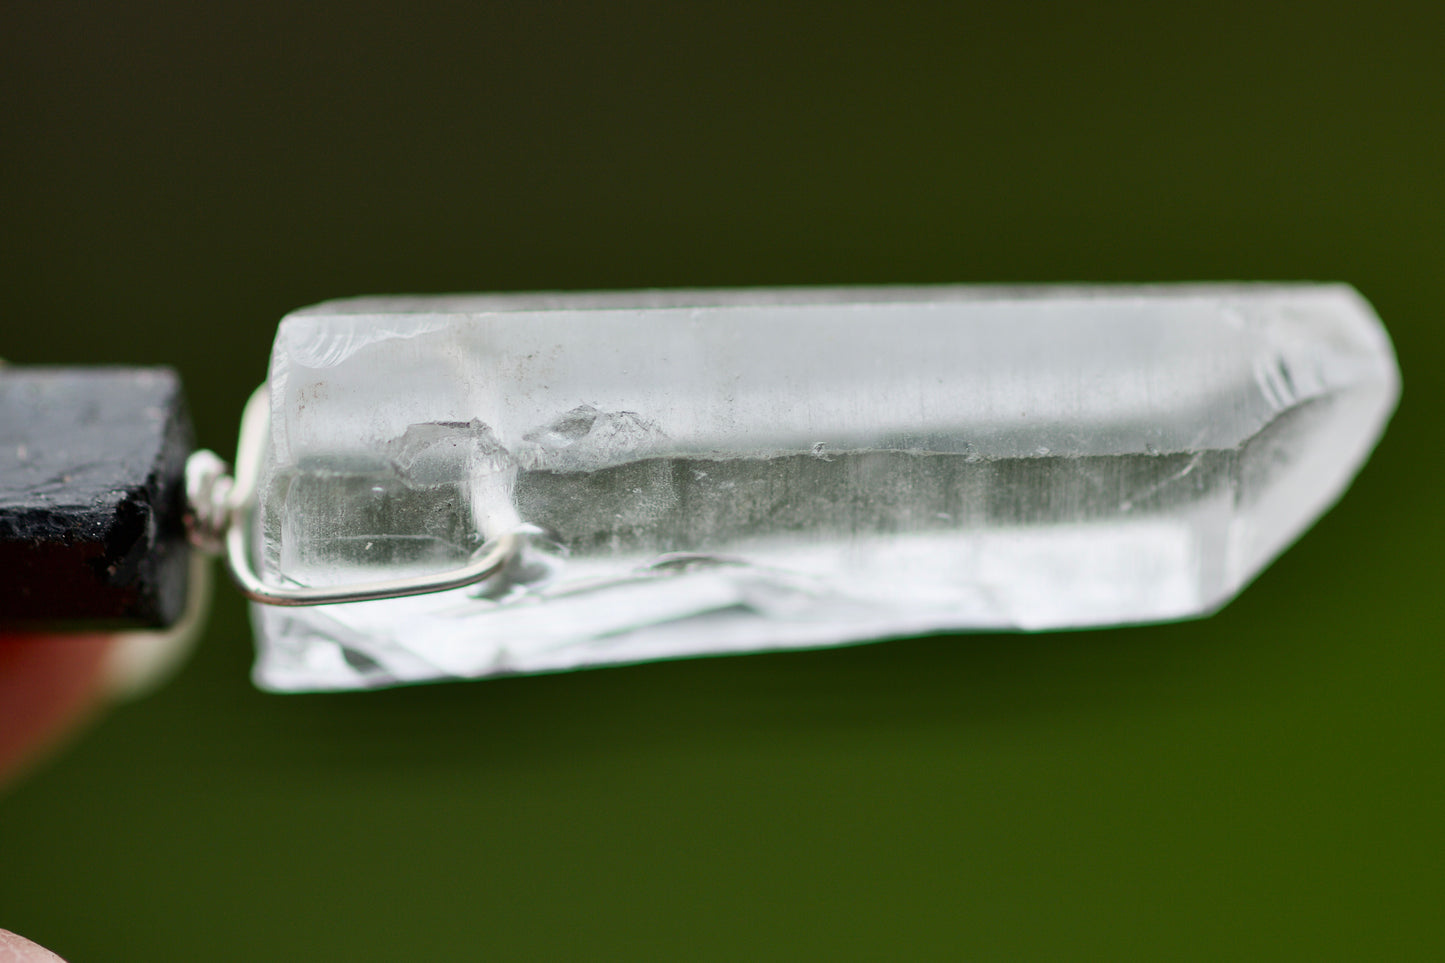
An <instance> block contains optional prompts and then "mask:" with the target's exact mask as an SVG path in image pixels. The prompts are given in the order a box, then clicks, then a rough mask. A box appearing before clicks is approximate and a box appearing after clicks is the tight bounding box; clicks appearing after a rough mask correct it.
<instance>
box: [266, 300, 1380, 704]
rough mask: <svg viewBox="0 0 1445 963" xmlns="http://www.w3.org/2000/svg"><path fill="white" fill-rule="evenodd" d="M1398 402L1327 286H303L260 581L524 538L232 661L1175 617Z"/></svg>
mask: <svg viewBox="0 0 1445 963" xmlns="http://www.w3.org/2000/svg"><path fill="white" fill-rule="evenodd" d="M629 305H633V306H629ZM1397 392H1398V376H1397V374H1396V369H1395V365H1394V358H1393V354H1392V353H1391V350H1390V347H1389V343H1388V341H1387V340H1386V338H1385V336H1384V332H1383V331H1382V329H1381V328H1380V327H1379V324H1378V322H1377V321H1376V320H1375V319H1374V316H1373V313H1372V312H1371V311H1370V309H1369V307H1368V306H1367V305H1366V304H1365V303H1364V302H1363V301H1362V300H1360V299H1359V297H1358V295H1356V294H1355V293H1354V292H1353V291H1352V290H1350V289H1349V288H1347V287H1343V286H1303V285H1301V286H1195V287H1185V288H1154V289H1147V288H1146V289H1112V290H1111V289H1100V290H1088V289H1085V290H1079V289H1073V290H1049V289H1042V290H1040V289H1033V290H1027V291H1008V290H999V289H993V290H989V289H977V290H975V289H967V288H932V289H929V288H915V289H837V290H807V289H795V290H782V291H733V292H642V293H636V294H630V295H628V294H612V295H583V296H573V297H570V298H569V297H564V296H519V297H511V298H507V297H475V298H465V297H462V298H456V297H451V298H414V299H357V300H354V301H349V302H336V303H332V304H327V305H321V306H318V307H317V308H313V309H308V310H307V311H304V312H298V313H297V314H295V315H292V316H291V317H290V318H288V319H287V321H286V322H285V323H284V324H283V327H282V329H281V332H280V334H279V335H278V338H277V345H276V352H275V354H274V356H273V361H272V375H271V397H272V426H273V427H272V432H273V435H272V444H271V449H270V452H269V456H268V462H267V467H266V477H265V479H264V484H263V486H262V497H261V505H260V516H261V522H260V526H261V534H262V544H263V546H264V548H263V551H262V558H261V559H260V562H261V564H262V568H263V571H264V572H265V573H266V577H267V578H268V579H269V580H272V581H277V582H285V581H289V582H293V583H300V584H307V585H345V584H350V583H355V582H360V581H366V580H370V579H375V578H378V577H382V576H387V575H395V574H418V573H422V572H437V571H444V570H446V569H449V568H453V567H455V566H457V565H459V564H461V563H462V562H464V561H465V560H466V559H467V557H468V556H469V555H470V554H471V553H472V552H473V551H475V550H476V548H477V547H478V546H479V545H480V544H481V543H482V542H483V540H485V539H490V538H493V537H495V536H497V535H499V534H502V533H506V532H513V533H521V534H522V535H523V536H524V545H525V548H524V549H523V551H522V552H521V554H520V555H519V556H518V557H516V558H514V559H513V560H512V561H511V563H510V564H509V565H508V566H507V568H506V569H505V570H504V571H502V572H500V573H498V574H497V575H496V576H494V577H493V578H492V579H490V580H488V582H486V583H483V584H481V585H479V586H473V587H471V588H468V589H459V590H454V591H451V592H445V593H439V594H436V595H431V596H420V597H414V598H408V599H393V600H385V601H377V602H365V603H352V604H346V605H329V606H322V607H318V608H314V609H286V610H282V609H271V608H267V607H258V608H257V609H256V616H257V621H258V630H259V634H260V636H261V645H262V654H261V661H260V663H259V665H258V670H257V675H258V680H259V681H260V682H261V683H262V684H263V685H266V686H269V687H272V688H277V689H286V690H293V689H327V688H357V687H366V686H374V685H386V684H394V683H397V682H404V681H420V680H425V679H434V678H447V677H461V678H468V677H478V676H484V675H490V674H497V673H503V672H532V671H551V670H558V669H567V668H574V667H579V666H585V665H596V664H605V663H614V662H627V661H638V660H645V659H653V658H667V657H675V656H682V655H693V654H705V653H717V652H742V651H756V650H760V649H769V648H782V647H794V646H817V645H830V644H839V643H843V642H850V641H862V640H867V639H874V638H882V637H888V636H900V635H908V634H918V633H923V632H936V631H944V630H957V629H1006V628H1012V629H1045V628H1059V627H1070V626H1088V625H1106V624H1117V623H1125V622H1140V621H1157V620H1163V619H1175V618H1183V617H1188V616H1191V615H1200V614H1204V613H1207V612H1209V611H1211V610H1213V609H1214V608H1216V607H1218V606H1219V605H1220V604H1223V603H1224V602H1225V601H1227V600H1228V599H1229V598H1230V597H1231V596H1232V595H1233V594H1234V593H1236V592H1237V591H1238V590H1239V589H1240V588H1242V587H1243V586H1244V585H1245V584H1246V583H1247V582H1248V581H1249V580H1250V579H1251V578H1252V577H1253V576H1254V575H1255V574H1257V573H1258V571H1259V570H1260V569H1261V568H1263V567H1264V566H1265V565H1267V564H1268V562H1269V561H1270V560H1271V559H1272V558H1273V557H1274V556H1276V555H1277V554H1278V553H1279V552H1280V551H1282V550H1283V549H1284V548H1285V547H1286V546H1287V545H1288V544H1289V543H1290V542H1291V541H1292V540H1293V539H1294V538H1296V537H1297V536H1298V535H1299V534H1300V533H1301V532H1302V531H1303V530H1304V529H1305V528H1306V527H1308V525H1309V524H1310V523H1311V522H1312V521H1313V519H1314V518H1315V517H1317V515H1318V514H1319V513H1320V512H1321V511H1323V510H1324V509H1325V508H1327V507H1328V506H1329V505H1330V504H1331V503H1332V502H1333V501H1334V499H1335V498H1337V497H1338V496H1339V494H1340V493H1341V491H1343V489H1344V487H1345V486H1346V485H1347V484H1348V482H1349V479H1350V478H1351V477H1352V475H1353V474H1354V472H1355V471H1356V470H1357V468H1358V466H1359V465H1360V463H1361V462H1362V461H1363V459H1364V458H1365V457H1366V456H1367V455H1368V452H1369V450H1370V448H1371V447H1372V446H1373V444H1374V442H1375V440H1376V439H1377V437H1378V435H1379V432H1380V431H1381V430H1382V428H1383V425H1384V422H1385V420H1386V418H1387V417H1388V415H1389V412H1390V411H1391V409H1392V408H1393V405H1394V401H1395V397H1396V395H1397Z"/></svg>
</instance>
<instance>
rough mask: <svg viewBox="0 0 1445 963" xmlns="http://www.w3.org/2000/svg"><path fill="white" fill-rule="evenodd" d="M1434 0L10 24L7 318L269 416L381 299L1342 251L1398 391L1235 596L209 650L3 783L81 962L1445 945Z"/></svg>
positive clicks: (2, 852)
mask: <svg viewBox="0 0 1445 963" xmlns="http://www.w3.org/2000/svg"><path fill="white" fill-rule="evenodd" d="M1442 36H1445V12H1442V8H1441V6H1440V5H1439V4H1430V5H1427V4H1423V3H1421V4H1416V5H1412V6H1394V7H1392V6H1390V5H1388V4H1312V5H1298V6H1294V5H1291V6H1290V7H1288V8H1286V7H1284V6H1280V7H1277V8H1273V9H1270V8H1261V7H1260V5H1259V4H1256V3H1233V4H1226V3H1213V4H1209V5H1207V6H1203V7H1199V8H1190V7H1188V6H1186V5H1183V4H1160V3H1147V4H1146V3H1137V4H1133V5H1131V6H1105V5H1101V4H1097V3H1090V4H1076V5H1062V4H1013V5H1010V4H1002V3H996V4H991V5H983V4H978V5H976V9H969V7H968V6H966V5H941V4H940V5H939V6H937V7H934V8H928V7H915V6H906V5H902V4H857V3H854V4H844V5H823V4H814V5H805V6H801V7H798V8H788V7H785V6H781V5H778V4H749V3H739V2H731V3H726V4H703V3H688V4H680V3H651V4H641V3H638V4H629V5H612V4H601V3H595V4H594V3H562V2H542V3H509V4H500V3H497V4H490V5H478V4H469V3H455V4H428V5H425V6H420V5H415V4H396V5H384V4H355V3H351V4H343V3H326V4H323V3H313V4H305V3H279V2H251V3H245V4H240V3H226V4H221V3H209V4H192V3H173V4H169V5H158V4H148V3H135V2H130V3H99V2H96V3H71V2H59V0H55V2H44V3H42V2H33V3H32V2H9V3H5V4H4V5H3V6H0V71H3V74H0V80H3V82H0V118H3V140H0V289H3V291H4V304H3V307H0V328H3V339H0V353H3V354H4V355H6V356H8V357H9V358H11V359H12V360H16V361H21V362H64V363H83V364H89V363H104V362H139V363H170V364H174V365H176V366H178V367H179V368H180V370H181V371H182V373H183V375H184V377H185V380H186V383H187V385H188V387H189V392H190V397H191V401H192V403H193V407H194V411H195V416H196V421H197V424H198V430H199V434H200V440H201V442H202V443H203V444H205V445H208V446H211V447H215V448H217V449H220V450H222V451H228V450H229V449H230V448H231V446H232V445H233V443H234V437H235V426H236V420H237V417H238V413H239V409H240V405H241V402H242V401H243V400H244V398H245V397H246V394H247V393H248V392H249V391H250V389H251V388H252V387H254V386H255V384H257V383H258V382H259V381H260V380H261V378H262V377H263V375H264V365H265V361H266V356H267V351H268V347H269V344H270V338H271V335H272V332H273V330H274V325H275V322H276V320H277V319H278V318H279V317H280V316H281V315H282V314H283V313H284V312H286V311H287V310H289V309H291V308H294V307H297V306H299V305H303V304H307V303H310V302H314V301H317V300H320V299H324V298H329V297H336V296H342V295H350V294H360V293H370V292H430V291H453V290H499V291H500V290H527V289H538V288H619V287H623V288H625V287H641V286H665V285H746V284H781V283H827V284H838V283H852V282H867V283H875V282H943V281H948V282H957V281H981V282H999V281H1004V282H1008V281H1121V282H1132V281H1153V280H1186V279H1319V280H1329V279H1341V280H1348V281H1351V282H1353V283H1355V284H1356V285H1357V286H1359V288H1360V289H1361V290H1362V291H1363V292H1364V293H1365V294H1366V296H1367V297H1369V298H1370V299H1371V300H1372V301H1373V302H1374V304H1375V305H1376V307H1377V308H1378V309H1379V311H1380V314H1381V315H1382V316H1383V318H1384V319H1385V321H1386V324H1387V326H1388V327H1389V329H1390V332H1391V334H1392V336H1393V337H1394V339H1395V342H1396V346H1397V349H1398V351H1399V355H1400V358H1401V362H1402V367H1403V369H1404V372H1405V399H1404V402H1403V404H1402V407H1401V410H1400V412H1399V414H1398V415H1397V417H1396V418H1395V420H1394V422H1393V423H1392V425H1391V426H1390V429H1389V433H1388V435H1387V437H1386V438H1385V440H1384V442H1383V444H1382V445H1381V447H1380V449H1379V450H1378V452H1377V454H1376V456H1375V458H1374V460H1373V461H1372V462H1371V463H1370V464H1369V466H1368V467H1367V468H1366V469H1365V471H1364V473H1363V474H1362V476H1361V477H1360V479H1359V481H1358V483H1357V484H1356V485H1355V486H1354V488H1353V489H1352V490H1351V492H1350V493H1349V495H1348V496H1347V498H1346V499H1345V501H1344V502H1343V504H1341V505H1340V507H1339V508H1337V509H1336V510H1335V511H1334V512H1332V513H1331V514H1330V515H1329V516H1328V517H1326V518H1325V519H1324V520H1323V521H1322V522H1321V523H1320V524H1319V525H1318V527H1316V528H1315V529H1314V530H1313V531H1312V532H1311V533H1309V534H1308V535H1307V536H1306V537H1305V538H1304V539H1303V541H1302V542H1301V543H1300V544H1299V545H1298V546H1297V547H1296V548H1295V549H1293V550H1292V551H1291V552H1289V553H1288V554H1287V555H1286V556H1285V557H1284V558H1283V559H1281V560H1280V561H1279V562H1278V564H1276V565H1275V566H1274V567H1273V568H1271V569H1270V570H1269V571H1268V572H1267V573H1266V574H1265V575H1264V576H1263V577H1261V578H1260V579H1259V580H1258V582H1257V583H1256V584H1255V585H1254V586H1253V587H1252V588H1250V589H1249V590H1248V591H1247V592H1246V593H1245V594H1244V596H1243V597H1242V598H1240V599H1239V600H1238V601H1237V602H1235V603H1234V604H1232V605H1231V606H1229V607H1228V608H1227V609H1226V610H1225V611H1224V612H1223V613H1222V614H1220V615H1218V616H1217V617H1215V618H1212V619H1209V620H1207V621H1203V622H1195V623H1190V624H1183V625H1171V626H1162V627H1153V628H1140V629H1120V630H1116V631H1102V632H1087V633H1069V634H1057V635H1041V636H993V635H989V636H971V637H961V638H931V639H923V640H916V641H905V642H896V643H890V644H887V645H880V646H865V647H861V648H853V649H846V650H841V651H831V652H818V653H798V654H787V655H768V656H756V657H747V658H733V659H714V660H700V661H691V662H679V663H671V664H659V665H650V666H642V667H636V668H626V669H611V670H600V671H591V672H584V673H578V674H571V675H561V676H552V677H545V678H524V679H512V680H504V681H493V682H484V683H475V684H461V685H446V686H434V687H423V688H412V689H405V690H398V691H393V692H386V693H378V694H364V695H355V696H268V695H263V694H261V693H259V692H257V691H255V690H253V689H252V688H251V687H250V684H249V682H248V678H247V673H248V669H249V659H250V653H249V645H250V642H249V629H248V625H247V620H246V615H245V611H244V608H243V606H242V605H241V604H240V602H239V600H238V599H237V597H236V596H235V595H234V594H230V593H226V592H223V593H222V595H221V598H220V599H219V601H218V603H217V605H216V609H215V612H214V615H213V617H212V620H211V625H210V629H209V631H208V633H207V634H206V636H205V638H204V639H203V642H202V645H201V646H200V648H199V651H198V652H197V653H196V655H195V658H194V659H193V660H192V661H191V663H190V664H189V665H188V666H187V667H186V668H185V669H184V671H183V673H182V674H181V675H180V676H179V677H178V678H177V679H176V680H175V681H174V683H173V684H172V685H170V686H169V687H167V688H166V689H164V690H162V691H161V692H159V693H158V694H156V695H155V696H153V697H151V698H149V699H146V700H144V701H141V702H137V703H134V704H131V705H127V706H124V707H122V708H120V709H119V710H117V711H116V712H114V713H113V714H112V715H111V716H110V717H109V718H107V719H106V720H105V721H104V722H103V724H101V725H99V726H97V727H96V728H94V729H93V730H91V731H90V732H88V733H87V734H86V735H85V736H84V737H83V738H82V739H81V740H80V741H79V742H78V743H77V744H75V745H74V746H73V747H72V748H71V749H70V750H69V751H67V752H66V753H65V754H64V755H63V756H61V757H59V758H57V759H55V760H54V761H52V762H50V763H49V764H48V765H47V766H46V767H44V768H43V769H42V770H41V771H39V772H38V773H36V774H35V776H34V777H33V778H32V779H31V780H29V781H28V782H26V783H24V784H23V785H21V786H19V787H18V788H17V789H15V790H14V791H13V792H11V793H10V794H9V795H8V796H6V797H5V798H3V799H0V926H5V927H9V928H12V929H15V930H18V931H20V932H23V933H25V934H27V935H29V936H31V937H32V938H34V939H36V940H39V941H41V942H43V943H45V944H47V945H49V946H51V947H53V948H54V949H56V950H57V951H59V952H60V953H62V954H63V955H66V956H68V957H70V958H71V960H72V961H74V963H81V961H88V960H250V959H254V958H271V957H276V958H282V959H310V958H315V959H327V960H357V961H360V960H397V959H425V960H431V959H470V958H482V957H487V958H497V959H578V960H587V959H637V960H642V959H697V960H741V959H779V960H811V959H819V960H844V959H885V958H899V959H932V958H951V959H1124V958H1138V959H1206V960H1217V959H1235V958H1254V959H1282V958H1309V959H1349V960H1356V959H1362V958H1372V959H1401V960H1403V959H1439V958H1442V956H1445V927H1442V924H1441V915H1440V914H1441V911H1442V907H1445V883H1442V868H1445V867H1442V864H1445V830H1442V819H1441V817H1442V809H1445V806H1442V804H1445V798H1442V797H1445V791H1442V790H1445V779H1442V764H1445V756H1442V751H1441V741H1442V735H1445V719H1442V704H1445V703H1442V698H1441V697H1442V695H1445V655H1442V648H1441V640H1442V638H1445V633H1442V631H1441V625H1442V621H1445V620H1442V617H1441V614H1440V594H1441V593H1440V588H1439V577H1440V563H1439V561H1438V553H1439V550H1440V548H1439V547H1440V545H1441V536H1442V534H1445V532H1442V524H1441V523H1442V514H1445V513H1442V511H1441V509H1440V505H1439V486H1440V481H1439V479H1440V478H1441V475H1442V449H1441V444H1440V427H1439V425H1440V418H1441V416H1442V414H1445V409H1442V406H1441V401H1440V387H1439V378H1438V374H1437V372H1438V371H1439V370H1440V368H1441V366H1442V364H1445V358H1442V351H1445V338H1442V334H1441V330H1440V319H1441V318H1442V317H1445V284H1442V283H1441V264H1442V254H1445V246H1442V239H1445V176H1442V175H1445V163H1442V162H1445V156H1442V155H1445V137H1442V120H1445V54H1442V49H1445V48H1442Z"/></svg>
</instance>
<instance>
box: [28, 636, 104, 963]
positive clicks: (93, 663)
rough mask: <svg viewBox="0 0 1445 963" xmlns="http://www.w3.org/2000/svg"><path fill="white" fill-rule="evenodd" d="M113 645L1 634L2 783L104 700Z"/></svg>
mask: <svg viewBox="0 0 1445 963" xmlns="http://www.w3.org/2000/svg"><path fill="white" fill-rule="evenodd" d="M113 644H114V639H113V638H112V637H111V636H109V635H102V634H95V633H88V634H78V635H40V634H8V635H0V784H3V783H4V782H5V781H6V780H7V778H8V777H10V776H13V775H14V774H15V773H16V772H17V771H18V770H19V769H20V768H22V767H23V766H25V765H27V764H29V763H30V762H31V761H33V760H34V759H35V758H36V757H37V756H38V755H39V754H40V753H41V752H43V751H44V750H45V749H46V748H48V747H50V746H53V745H54V744H55V743H56V742H58V741H59V740H60V739H62V738H63V737H64V736H65V735H66V734H67V733H69V732H71V731H72V730H73V729H74V728H75V727H76V726H77V725H78V724H79V722H80V721H81V720H82V719H84V718H85V717H86V716H87V715H88V714H89V713H90V712H91V711H92V710H93V709H95V708H96V706H98V705H99V704H100V702H101V700H102V696H103V692H104V689H105V686H106V685H107V682H108V678H107V667H108V655H109V653H110V650H111V647H112V646H113ZM3 960H4V957H3V956H0V961H3Z"/></svg>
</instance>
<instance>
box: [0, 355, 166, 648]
mask: <svg viewBox="0 0 1445 963" xmlns="http://www.w3.org/2000/svg"><path fill="white" fill-rule="evenodd" d="M191 448H192V431H191V422H190V416H189V414H188V413H187V411H186V406H185V399H184V396H183V395H182V393H181V382H180V378H179V377H178V376H177V375H176V373H175V372H174V371H171V370H170V369H168V368H43V367H0V624H3V625H5V626H7V627H10V628H26V629H33V628H47V629H49V628H82V627H84V628H90V627H96V628H102V627H116V628H141V627H160V626H165V625H169V624H171V623H173V622H175V621H176V619H178V618H179V617H180V615H181V612H182V611H183V609H184V608H185V601H186V588H187V573H188V566H189V556H190V550H189V548H188V546H187V543H186V538H185V527H184V510H185V481H184V473H185V462H186V457H187V455H189V454H190V452H191Z"/></svg>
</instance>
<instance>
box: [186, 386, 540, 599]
mask: <svg viewBox="0 0 1445 963" xmlns="http://www.w3.org/2000/svg"><path fill="white" fill-rule="evenodd" d="M270 422H271V402H270V393H269V392H268V391H267V389H266V386H265V385H262V386H261V387H260V388H257V389H256V391H255V393H254V394H252V395H251V398H250V400H249V401H247V402H246V409H245V411H244V412H243V413H242V415H241V437H240V441H239V442H238V443H237V451H236V471H235V476H234V477H230V476H227V475H226V473H225V471H226V465H225V462H223V461H221V459H220V458H219V457H217V456H216V454H215V453H214V452H210V451H205V450H202V451H197V452H195V453H193V454H192V455H191V457H190V458H189V459H187V461H186V497H187V502H188V511H187V525H188V529H189V532H190V538H191V542H192V544H193V545H195V546H196V547H197V548H200V549H202V550H205V551H211V552H216V553H219V552H221V551H222V550H223V549H224V552H225V555H226V562H227V566H228V567H229V568H230V570H231V577H232V578H233V579H234V580H235V582H236V584H237V586H239V587H240V589H241V594H243V595H245V596H246V597H247V598H249V599H251V600H252V601H254V602H263V603H265V604H267V605H336V604H339V603H342V602H368V601H375V600H377V599H390V598H400V597H401V596H406V595H426V594H428V593H431V592H445V591H447V590H448V589H455V588H461V587H463V586H466V585H472V584H475V583H477V582H480V581H482V580H483V579H487V578H490V577H491V576H493V575H495V574H496V573H497V572H499V571H501V570H502V569H503V568H504V567H505V566H506V565H507V563H508V562H509V561H511V559H512V558H513V557H514V556H515V555H516V554H517V550H518V548H519V546H520V544H521V543H520V539H519V538H518V536H517V535H514V534H510V533H509V534H506V535H502V536H499V537H498V538H495V539H493V540H492V541H490V542H488V543H486V544H485V545H483V546H482V547H481V548H479V549H477V551H476V553H475V554H474V555H473V556H472V558H471V560H470V561H468V562H467V564H466V565H464V566H462V567H460V568H456V569H452V570H451V571H447V572H439V573H437V574H435V575H419V576H413V577H411V578H397V579H383V580H379V581H375V582H361V583H357V584H353V585H338V586H326V587H322V588H312V587H309V586H304V585H275V584H273V583H269V582H266V581H265V580H264V579H262V578H261V576H260V574H259V573H257V571H256V569H255V566H254V564H253V563H252V561H251V560H252V558H253V557H254V556H253V552H252V546H251V533H252V529H253V520H254V516H255V511H256V486H257V483H258V482H259V480H260V476H261V462H262V459H263V456H264V454H265V451H266V441H267V438H268V437H269V435H270V430H271V425H270Z"/></svg>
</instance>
